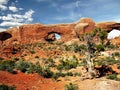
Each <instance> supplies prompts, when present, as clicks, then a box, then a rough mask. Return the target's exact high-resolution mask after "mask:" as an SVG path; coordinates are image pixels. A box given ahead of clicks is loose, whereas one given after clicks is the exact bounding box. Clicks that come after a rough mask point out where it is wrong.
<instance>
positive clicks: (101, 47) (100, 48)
mask: <svg viewBox="0 0 120 90" xmlns="http://www.w3.org/2000/svg"><path fill="white" fill-rule="evenodd" d="M96 49H97V51H98V52H100V51H104V50H105V47H104V45H102V44H98V45H96Z"/></svg>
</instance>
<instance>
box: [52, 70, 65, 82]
mask: <svg viewBox="0 0 120 90" xmlns="http://www.w3.org/2000/svg"><path fill="white" fill-rule="evenodd" d="M59 77H65V73H62V72H57V73H54V74H53V76H52V78H53V79H54V80H57V79H58V78H59Z"/></svg>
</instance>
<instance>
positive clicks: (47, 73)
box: [41, 67, 53, 78]
mask: <svg viewBox="0 0 120 90" xmlns="http://www.w3.org/2000/svg"><path fill="white" fill-rule="evenodd" d="M41 75H42V76H43V77H45V78H51V77H52V76H53V72H52V71H51V70H50V68H49V67H43V68H42V73H41Z"/></svg>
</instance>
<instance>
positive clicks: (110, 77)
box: [106, 74, 120, 81]
mask: <svg viewBox="0 0 120 90" xmlns="http://www.w3.org/2000/svg"><path fill="white" fill-rule="evenodd" d="M106 78H107V79H111V80H116V81H120V78H118V77H117V74H110V75H108V76H107V77H106Z"/></svg>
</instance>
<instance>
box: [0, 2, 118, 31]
mask: <svg viewBox="0 0 120 90" xmlns="http://www.w3.org/2000/svg"><path fill="white" fill-rule="evenodd" d="M82 17H89V18H92V19H93V20H94V21H95V22H101V21H117V22H120V0H0V31H2V30H5V29H6V28H9V27H16V26H20V25H22V24H25V23H42V24H56V23H72V22H77V21H78V20H79V19H80V18H82Z"/></svg>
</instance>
